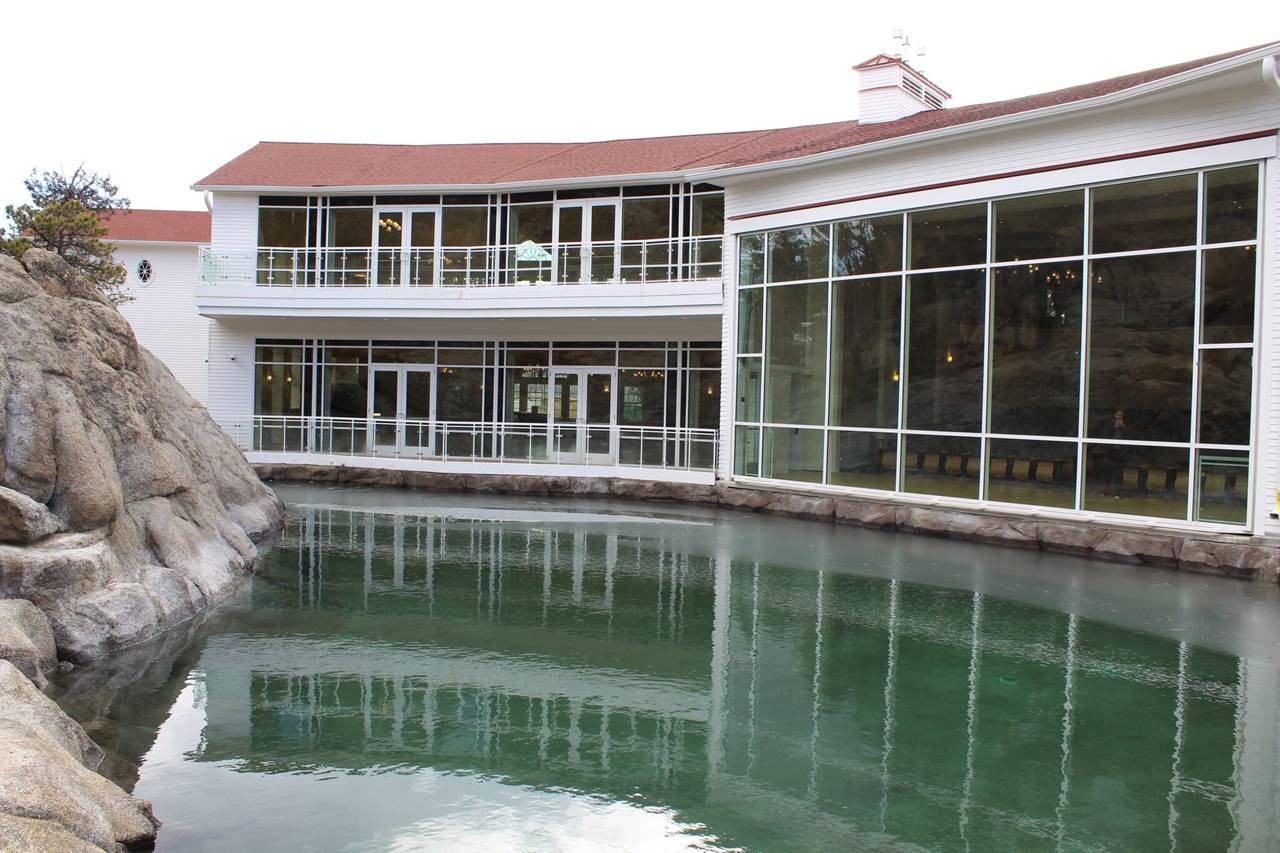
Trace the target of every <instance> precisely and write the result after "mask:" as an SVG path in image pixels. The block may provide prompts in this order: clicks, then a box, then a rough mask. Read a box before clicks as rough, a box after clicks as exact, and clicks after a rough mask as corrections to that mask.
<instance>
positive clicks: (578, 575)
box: [120, 503, 1280, 850]
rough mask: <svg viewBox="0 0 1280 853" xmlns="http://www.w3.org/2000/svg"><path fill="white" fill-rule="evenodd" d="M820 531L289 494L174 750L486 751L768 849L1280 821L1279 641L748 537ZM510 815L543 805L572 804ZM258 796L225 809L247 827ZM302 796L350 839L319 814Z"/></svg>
mask: <svg viewBox="0 0 1280 853" xmlns="http://www.w3.org/2000/svg"><path fill="white" fill-rule="evenodd" d="M814 527H816V526H814V525H793V526H790V527H786V526H784V527H774V528H768V526H767V525H766V528H767V529H766V530H765V532H764V533H762V534H757V533H752V534H747V533H745V532H744V531H743V530H742V529H738V530H736V531H735V530H732V529H731V530H729V531H728V532H727V533H726V531H725V529H724V525H712V524H711V523H710V520H709V519H705V520H704V519H700V518H699V517H697V516H696V515H695V516H679V515H671V516H669V517H663V516H625V515H616V514H595V515H587V514H583V513H579V512H560V511H556V510H554V509H549V510H545V511H537V512H526V513H523V514H520V513H514V512H508V511H503V510H501V509H500V508H498V509H495V508H485V507H478V506H470V507H467V506H444V507H439V508H432V507H418V508H395V507H368V508H359V507H356V508H352V507H349V506H336V505H334V506H326V505H319V504H315V503H312V504H308V505H302V506H295V507H294V508H293V516H292V519H291V523H290V525H289V528H288V530H287V531H286V533H285V535H284V537H283V539H282V541H281V543H280V544H279V545H278V546H277V548H276V549H275V550H274V551H273V552H272V553H271V555H270V558H269V560H268V564H267V565H266V567H265V568H264V572H263V574H262V575H261V576H260V577H259V578H257V579H256V580H255V582H254V585H253V588H252V593H251V602H249V606H247V607H245V608H243V609H241V610H238V611H236V612H235V613H234V614H233V615H232V616H231V617H228V619H227V620H226V621H224V622H223V623H221V624H220V625H219V626H218V627H217V629H216V630H213V631H210V632H209V635H208V637H207V639H206V640H204V641H203V642H204V646H203V651H202V652H201V653H200V657H199V663H198V665H197V668H196V670H195V671H194V673H193V676H192V685H193V689H194V690H195V691H196V692H197V694H198V697H197V699H198V701H197V699H193V700H192V702H193V704H192V707H193V708H197V707H198V709H199V711H200V713H201V716H202V719H201V724H200V733H199V737H198V738H196V739H194V741H192V742H189V743H186V744H185V745H184V746H183V747H182V749H181V761H170V762H169V764H168V768H169V769H168V770H167V771H166V772H167V773H169V774H172V775H175V776H181V774H182V773H184V772H188V771H187V770H184V769H183V767H184V766H187V765H208V764H214V765H217V766H218V767H219V768H231V769H234V770H235V771H237V772H238V773H239V774H242V778H243V774H251V775H253V776H261V775H263V774H294V775H292V776H288V777H280V778H281V779H284V780H287V781H277V782H275V783H273V784H276V785H282V784H287V785H288V786H291V790H294V791H295V794H294V796H302V794H298V793H296V792H297V791H299V790H301V786H305V785H307V784H314V782H313V781H310V780H316V779H323V780H326V781H325V784H326V785H331V786H332V785H338V786H340V787H341V789H342V790H343V791H344V792H346V793H345V796H347V797H348V798H349V799H350V800H351V801H354V802H361V803H363V802H365V801H367V799H368V798H369V797H370V796H374V795H373V794H372V792H373V791H375V790H383V789H385V787H386V783H385V782H383V783H376V785H375V783H373V782H370V781H368V780H370V779H371V778H372V777H374V776H379V777H381V776H385V775H387V774H388V773H389V772H391V771H394V772H395V773H409V774H414V773H419V774H420V773H424V772H430V773H432V774H438V773H439V772H441V771H445V772H465V773H467V774H478V775H479V776H480V777H482V778H485V779H496V780H500V781H501V782H502V783H503V784H504V785H514V786H518V787H522V788H523V789H527V790H529V791H536V792H551V793H555V792H560V794H561V795H562V796H566V797H567V796H573V797H586V798H588V799H590V800H591V801H592V802H597V803H612V804H616V805H618V806H622V805H625V806H626V807H627V808H631V807H633V806H637V805H639V806H647V807H654V808H658V809H661V810H663V814H668V815H670V820H671V826H673V827H677V828H678V831H679V832H680V833H684V832H686V831H687V830H688V829H689V828H690V827H693V828H698V827H704V828H705V832H706V833H707V834H708V837H714V838H716V839H718V842H717V843H719V844H722V845H727V846H742V847H746V848H751V849H801V848H808V849H815V848H825V847H828V846H830V845H831V844H832V843H833V842H834V841H835V840H836V839H839V843H840V844H841V845H842V846H845V847H850V848H855V849H860V848H871V849H878V848H884V847H895V848H897V847H902V848H911V847H916V846H918V847H920V848H927V849H965V850H970V849H977V850H984V849H1055V850H1066V849H1103V848H1108V849H1164V848H1168V849H1201V848H1206V847H1212V848H1220V847H1227V846H1235V847H1237V848H1239V849H1250V850H1251V849H1264V848H1268V847H1274V846H1275V845H1276V844H1277V843H1280V836H1277V830H1276V825H1277V823H1276V819H1277V816H1278V815H1277V812H1278V806H1277V790H1278V788H1277V781H1278V779H1280V771H1278V770H1277V766H1278V764H1277V758H1278V757H1280V755H1278V753H1277V749H1278V747H1277V743H1278V739H1277V734H1278V732H1280V722H1278V720H1277V703H1276V695H1277V689H1278V687H1280V679H1278V678H1277V673H1276V669H1275V667H1274V665H1273V664H1272V662H1271V661H1268V660H1257V659H1252V658H1249V657H1236V656H1234V655H1231V654H1227V653H1224V652H1222V651H1214V650H1210V649H1208V648H1205V647H1204V646H1201V645H1193V644H1192V643H1190V642H1187V641H1181V642H1177V641H1173V640H1170V639H1165V638H1162V637H1158V636H1155V635H1152V634H1149V633H1144V632H1141V631H1135V630H1132V629H1130V628H1125V627H1120V626H1118V625H1116V624H1113V623H1109V622H1104V621H1101V620H1097V619H1093V618H1084V617H1082V616H1080V615H1078V614H1071V613H1066V612H1060V611H1056V610H1048V609H1040V608H1036V607H1031V606H1028V605H1026V604H1023V603H1017V602H1013V601H1010V600H1008V599H1007V598H1004V597H997V596H992V595H988V594H986V593H984V592H982V591H974V590H972V589H961V590H955V589H944V588H938V587H933V586H925V585H921V584H918V583H912V582H907V581H904V580H903V579H901V578H887V579H886V578H881V577H873V576H868V575H867V574H865V573H859V574H855V573H852V572H850V571H848V570H846V569H843V568H841V567H840V566H839V565H838V564H837V563H836V562H835V561H832V562H830V563H828V564H827V566H826V567H825V568H823V569H821V570H819V571H812V572H810V571H803V570H800V569H797V568H796V567H795V566H794V565H788V564H786V563H780V562H778V561H776V560H775V559H774V556H775V555H774V553H773V552H771V551H770V550H769V548H768V547H766V546H765V545H764V544H763V542H762V540H760V539H757V538H753V536H755V535H760V536H765V537H768V536H774V537H777V536H779V535H781V534H782V533H787V532H788V531H791V532H795V531H804V530H807V529H813V528H814ZM788 535H790V534H788ZM801 535H803V533H802V534H801ZM892 538H893V537H881V538H879V539H876V538H874V537H872V538H869V539H865V538H864V539H859V540H858V541H859V542H861V543H863V545H864V546H865V547H874V546H875V543H877V542H880V543H886V542H888V541H889V540H890V539H892ZM899 538H900V537H899ZM935 544H937V545H938V546H939V547H941V548H948V549H952V550H954V549H957V548H959V549H960V552H959V553H960V557H961V558H962V559H965V558H968V555H969V554H978V555H982V554H988V553H990V552H989V551H988V550H986V549H976V548H975V549H972V550H971V551H965V550H964V549H965V548H966V547H967V546H956V545H954V544H948V543H935ZM787 547H789V548H791V549H792V551H793V552H796V553H798V552H799V550H801V549H802V547H803V546H802V545H801V543H800V542H799V541H798V540H796V541H792V542H790V543H789V544H788V545H787ZM818 547H824V546H818ZM824 553H827V552H824ZM762 556H763V557H764V558H766V559H762ZM864 556H865V552H864ZM120 713H127V710H121V711H120ZM158 752H160V753H162V752H163V750H158V749H156V750H152V755H150V756H149V757H148V759H147V763H144V765H143V769H142V785H141V786H140V792H142V793H144V795H148V796H152V797H154V798H156V799H157V800H158V802H157V809H158V811H160V812H161V813H162V814H164V815H166V817H167V816H169V815H178V814H182V813H183V809H185V808H187V807H188V805H189V804H187V805H184V803H183V802H180V801H175V802H172V803H168V804H165V803H163V802H162V801H161V800H162V794H163V792H162V791H160V790H158V789H157V790H156V791H154V792H151V791H143V790H142V789H143V788H145V787H146V783H147V780H148V773H149V769H150V768H151V767H152V766H153V763H154V764H155V766H156V767H159V766H161V765H162V764H164V761H166V760H168V759H164V756H163V755H159V754H157V753H158ZM156 772H159V770H157V771H156ZM191 772H195V771H191ZM415 778H420V777H415ZM432 778H435V777H432ZM246 790H247V789H246ZM329 790H330V791H332V788H330V789H329ZM235 791H236V789H235V787H234V786H227V788H226V793H225V794H223V796H226V797H235V796H238V794H237V793H235ZM567 792H572V793H571V794H570V793H567ZM545 795H548V796H549V794H545ZM192 796H193V797H194V796H196V795H195V793H194V792H193V793H192ZM204 796H207V794H206V795H204ZM325 796H329V797H332V796H333V795H332V793H327V794H325ZM539 796H544V794H539ZM397 802H398V803H399V805H398V806H397V807H396V809H395V811H394V814H393V815H386V816H384V818H383V819H384V820H387V821H389V822H391V823H393V824H397V825H400V826H401V827H402V832H403V833H408V835H407V836H406V837H412V836H413V835H414V833H418V834H427V835H432V837H435V836H434V835H433V833H434V832H435V830H431V829H424V828H423V827H430V826H437V824H438V825H439V826H444V825H451V826H452V829H451V830H450V831H451V832H455V833H456V832H457V831H459V829H458V828H459V826H461V827H462V831H463V833H464V834H465V831H466V828H467V826H468V825H469V822H470V821H477V822H476V823H475V825H474V827H473V828H474V829H475V830H476V832H479V831H480V828H481V822H482V821H483V818H482V817H477V816H476V815H474V814H469V815H464V814H461V813H459V814H454V813H452V812H450V813H447V814H444V815H443V816H437V817H436V818H432V819H431V820H426V819H425V818H424V817H423V816H422V814H420V811H421V809H423V808H424V806H423V805H422V803H421V802H420V801H415V800H414V799H412V798H410V799H402V800H398V801H397ZM224 805H226V804H224ZM436 805H437V807H438V805H439V804H438V803H437V804H436ZM385 808H386V809H387V810H388V811H390V807H389V806H387V807H385ZM503 808H507V807H505V806H504V807H503ZM510 808H512V809H514V812H512V814H515V815H517V816H518V815H519V814H521V809H526V808H527V809H528V812H527V816H528V818H529V820H530V821H531V822H535V818H534V816H535V813H536V812H539V811H545V810H546V808H547V805H546V804H545V803H543V804H541V805H535V801H534V800H529V801H527V803H525V804H524V805H518V806H511V807H510ZM228 812H230V814H228ZM234 813H235V809H234V808H231V809H225V808H224V809H222V810H221V814H222V817H221V818H220V819H219V818H218V817H217V816H216V815H215V814H213V813H210V814H209V815H208V821H209V822H210V823H211V824H213V825H211V826H209V827H207V831H208V832H210V833H220V835H219V837H220V838H222V839H223V840H224V841H225V840H226V839H227V836H226V834H225V833H226V831H227V829H228V827H227V826H226V825H225V824H228V823H230V822H231V821H232V820H233V815H234ZM277 817H279V819H280V820H281V821H282V823H281V831H282V832H283V833H287V835H284V836H282V837H287V838H288V839H289V840H290V841H291V842H293V843H301V842H303V841H305V840H306V839H310V840H311V841H312V842H314V843H317V844H319V846H321V847H324V846H326V845H325V843H324V838H325V837H326V836H325V833H326V831H327V829H326V825H325V823H324V821H318V822H312V823H311V824H307V823H306V822H297V821H295V822H291V821H290V820H289V815H287V814H283V815H279V816H277ZM219 820H220V821H221V822H219ZM424 821H425V822H424ZM433 821H434V823H433ZM518 824H519V820H518V819H516V820H513V826H514V825H518ZM531 825H532V824H531ZM414 827H417V829H414ZM388 831H390V830H388ZM676 831H677V830H672V832H676ZM475 837H480V836H475ZM259 840H260V839H259ZM161 841H162V843H163V842H164V841H165V836H164V834H163V833H162V835H161ZM686 841H688V838H687V837H685V836H683V835H682V836H681V843H682V844H683V843H685V842H686ZM699 843H710V842H709V841H707V840H706V839H705V838H703V839H702V840H701V841H700V842H699ZM516 846H519V845H516Z"/></svg>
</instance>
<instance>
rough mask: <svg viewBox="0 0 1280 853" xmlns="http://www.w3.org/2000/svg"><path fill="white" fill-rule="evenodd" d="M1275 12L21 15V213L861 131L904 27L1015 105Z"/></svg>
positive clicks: (1048, 8) (1031, 7)
mask: <svg viewBox="0 0 1280 853" xmlns="http://www.w3.org/2000/svg"><path fill="white" fill-rule="evenodd" d="M1276 8H1277V7H1276V5H1275V3H1274V0H1271V2H1266V1H1265V0H1264V1H1263V2H1232V0H1217V2H1214V3H1212V4H1209V5H1208V6H1204V5H1198V6H1192V5H1191V4H1189V3H1188V4H1186V5H1185V6H1183V5H1180V4H1175V3H1167V2H1163V3H1159V4H1154V3H1153V4H1148V3H1135V2H1117V0H1110V1H1109V2H1092V0H1089V2H1085V0H1077V2H1070V3H1036V2H1030V0H1022V2H1012V3H981V2H976V3H975V2H967V3H966V2H955V0H951V2H928V0H920V2H913V3H894V2H883V3H880V4H872V3H868V2H854V1H853V0H846V1H845V2H821V0H802V1H801V2H791V3H778V2H776V0H773V1H772V2H761V3H755V2H744V0H738V2H716V3H710V2H698V0H678V2H667V0H637V2H617V0H613V2H609V0H594V2H581V3H579V2H563V3H561V2H553V0H535V1H534V2H528V0H526V2H521V3H515V2H500V0H448V2H417V3H408V2H406V3H400V2H393V0H376V2H351V0H347V2H341V3H329V2H320V0H309V2H305V3H284V2H274V1H273V0H255V2H239V1H238V0H222V2H217V3H203V4H197V3H193V2H187V3H174V2H172V0H168V2H163V3H161V2H156V3H150V2H148V3H143V2H104V0H97V2H78V0H76V1H74V2H68V0H59V2H57V3H56V4H55V3H28V2H20V3H12V4H6V7H5V10H4V14H3V19H2V20H3V23H2V29H0V56H3V58H4V59H3V67H4V73H5V78H6V80H7V81H8V83H9V86H8V91H7V93H6V98H5V100H6V105H5V111H6V113H7V115H6V117H5V120H4V121H3V122H0V202H5V203H8V202H14V201H25V200H26V193H25V190H24V189H23V187H22V179H23V178H24V177H26V175H27V174H28V173H29V172H30V171H31V169H32V168H33V167H38V168H40V169H57V168H63V169H66V170H68V171H69V170H71V169H74V168H75V167H76V165H78V164H79V163H81V162H84V163H85V164H86V166H87V167H88V168H90V169H91V170H94V171H98V172H103V173H106V174H109V175H111V176H112V177H113V178H114V179H115V181H116V183H118V184H119V186H120V188H121V192H122V194H123V195H126V196H128V197H130V198H131V199H132V200H133V204H134V206H135V207H174V208H188V209H200V208H201V207H202V201H201V198H200V196H199V194H197V193H194V192H192V191H191V190H190V189H189V187H190V185H191V184H192V183H194V182H195V181H197V180H199V179H200V178H202V177H204V176H205V175H206V174H208V173H209V172H211V171H213V170H214V169H215V168H217V167H218V166H219V165H221V164H222V163H224V162H226V161H227V160H230V159H231V158H232V157H234V156H235V155H237V154H239V153H240V152H242V151H244V150H245V149H247V148H249V147H250V146H251V145H253V144H254V143H255V142H257V141H258V140H264V139H270V140H301V141H314V142H398V143H430V142H516V141H574V140H589V139H609V138H617V137H628V136H656V135H665V134H677V133H700V132H711V131H725V130H747V129H754V128H764V127H778V126H786V125H794V124H809V123H814V122H825V121H838V120H842V119H848V118H853V117H855V116H856V108H857V107H856V104H857V101H856V95H855V92H856V87H855V80H854V76H855V75H854V73H853V72H852V71H851V70H850V67H851V66H852V65H854V64H855V63H857V62H860V61H862V60H863V59H866V58H868V57H869V56H872V55H874V54H875V53H878V52H880V51H884V50H887V49H888V48H890V47H891V45H892V40H891V35H892V31H893V30H894V29H895V28H901V29H903V30H904V31H905V32H906V33H907V34H908V35H909V37H910V38H911V41H912V42H913V50H914V47H916V46H922V47H924V49H925V56H924V57H923V58H922V59H920V60H919V61H918V64H919V65H920V66H921V67H923V70H924V71H925V73H927V74H928V75H929V76H930V77H932V78H933V79H934V81H935V82H937V83H938V84H939V85H941V86H943V87H944V88H946V89H947V90H949V91H950V92H951V93H952V95H953V96H954V100H953V102H952V103H953V104H956V105H959V104H967V103H978V102H982V101H990V100H998V99H1001V98H1008V97H1014V96H1017V95H1023V94H1030V93H1033V92H1040V91H1046V90H1049V89H1056V88H1060V87H1062V86H1069V85H1073V84H1076V83H1084V82H1088V81H1091V80H1098V79H1102V78H1105V77H1111V76H1115V75H1117V74H1123V73H1127V72H1129V71H1138V70H1142V69H1146V68H1154V67H1157V66H1161V65H1166V64H1170V63H1174V62H1179V61H1182V60H1186V59H1193V58H1197V57H1200V56H1206V55H1210V54H1214V53H1220V52H1223V51H1227V50H1232V49H1235V48H1240V47H1246V46H1250V45H1254V44H1258V43H1262V42H1267V41H1273V40H1280V14H1277V13H1276ZM1268 28H1270V30H1271V31H1268ZM80 51H83V57H82V58H83V63H81V62H78V60H79V59H81V54H80ZM909 58H911V57H910V55H909Z"/></svg>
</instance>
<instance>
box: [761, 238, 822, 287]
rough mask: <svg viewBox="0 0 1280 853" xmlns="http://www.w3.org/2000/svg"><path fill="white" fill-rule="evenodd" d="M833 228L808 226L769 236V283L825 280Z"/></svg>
mask: <svg viewBox="0 0 1280 853" xmlns="http://www.w3.org/2000/svg"><path fill="white" fill-rule="evenodd" d="M829 231H830V226H827V225H808V226H805V227H803V228H788V229H786V230H785V231H772V232H770V233H769V281H799V280H802V279H808V278H826V277H827V264H828V261H829V258H830V254H831V252H830V249H831V246H830V239H829V236H828V235H829Z"/></svg>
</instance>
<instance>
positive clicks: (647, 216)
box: [622, 198, 671, 240]
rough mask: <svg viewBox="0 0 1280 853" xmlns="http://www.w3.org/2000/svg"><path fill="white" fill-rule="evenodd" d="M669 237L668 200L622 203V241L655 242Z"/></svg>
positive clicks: (646, 199)
mask: <svg viewBox="0 0 1280 853" xmlns="http://www.w3.org/2000/svg"><path fill="white" fill-rule="evenodd" d="M670 235H671V202H670V200H668V199H665V198H637V199H627V200H626V201H624V202H623V203H622V239H623V240H656V239H660V238H662V237H669V236H670Z"/></svg>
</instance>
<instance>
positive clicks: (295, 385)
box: [253, 364, 307, 415]
mask: <svg viewBox="0 0 1280 853" xmlns="http://www.w3.org/2000/svg"><path fill="white" fill-rule="evenodd" d="M302 373H303V371H302V365H301V364H259V365H258V366H257V370H256V374H255V382H254V407H253V411H254V414H257V415H301V414H302V409H303V406H304V404H305V402H306V399H307V398H306V395H305V388H304V387H303V385H304V383H303V381H302Z"/></svg>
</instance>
